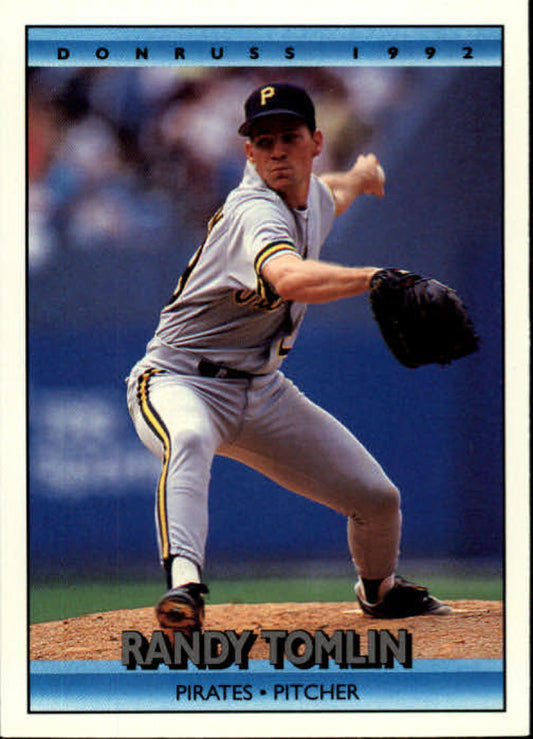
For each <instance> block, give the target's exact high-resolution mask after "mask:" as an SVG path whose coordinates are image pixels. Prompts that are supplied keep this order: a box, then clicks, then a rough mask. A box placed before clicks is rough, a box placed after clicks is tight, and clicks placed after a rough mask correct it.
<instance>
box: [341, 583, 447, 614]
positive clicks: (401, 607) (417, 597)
mask: <svg viewBox="0 0 533 739" xmlns="http://www.w3.org/2000/svg"><path fill="white" fill-rule="evenodd" d="M355 594H356V596H357V600H358V601H359V605H360V606H361V609H362V610H363V611H364V612H365V613H366V614H368V615H369V616H373V617H374V618H408V617H409V616H445V615H447V614H448V613H451V612H452V609H451V608H450V606H447V605H446V603H442V601H440V600H438V599H437V598H435V597H434V596H433V595H430V594H429V593H428V591H427V588H423V587H421V586H420V585H415V584H414V583H412V582H408V581H407V580H404V579H403V577H400V576H399V575H395V576H394V585H393V586H392V588H391V589H390V590H389V591H388V592H387V593H385V595H384V596H383V598H382V599H381V600H380V601H378V602H377V603H367V602H366V600H365V599H364V598H363V595H362V594H363V589H362V586H361V583H360V582H359V583H357V585H356V586H355Z"/></svg>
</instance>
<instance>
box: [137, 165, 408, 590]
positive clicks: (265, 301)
mask: <svg viewBox="0 0 533 739" xmlns="http://www.w3.org/2000/svg"><path fill="white" fill-rule="evenodd" d="M334 217H335V203H334V200H333V196H332V194H331V192H330V190H329V188H328V187H327V186H326V185H325V184H324V183H323V182H322V181H321V180H320V179H319V178H317V177H315V176H314V175H313V176H312V177H311V182H310V189H309V197H308V202H307V208H305V209H302V210H300V209H295V208H291V207H289V206H288V205H287V204H286V202H285V201H284V200H283V199H282V198H281V197H280V196H279V195H278V194H277V193H276V192H274V191H273V190H271V189H270V188H268V187H267V186H266V185H265V183H264V182H263V180H262V179H261V178H260V177H259V176H258V174H257V172H256V171H255V168H254V167H253V165H252V164H251V163H250V162H247V164H246V168H245V172H244V176H243V179H242V181H241V183H240V185H239V186H238V187H237V188H236V189H235V190H233V191H232V192H231V193H230V194H229V196H228V198H227V200H226V202H225V203H224V205H223V206H222V208H221V209H220V210H219V211H218V212H217V213H216V214H215V215H214V216H213V218H212V219H211V221H210V223H209V226H208V232H207V237H206V239H205V241H204V243H203V244H202V245H201V246H200V248H199V249H198V250H197V251H196V253H195V254H194V256H193V257H192V259H191V261H190V263H189V264H188V266H187V268H186V269H185V271H184V273H183V274H182V276H181V277H180V279H179V281H178V283H177V286H176V289H175V292H174V294H173V296H172V298H171V299H170V301H169V303H168V304H167V305H166V306H165V307H164V308H163V310H162V312H161V316H160V321H159V325H158V327H157V329H156V332H155V335H154V337H153V338H152V340H151V341H150V342H149V344H148V346H147V349H146V354H145V356H144V357H143V358H142V359H141V360H140V362H138V363H137V364H136V365H135V367H134V368H133V369H132V371H131V373H130V377H129V381H128V404H129V410H130V413H131V416H132V419H133V422H134V425H135V428H136V430H137V433H138V435H139V437H140V438H141V440H142V441H143V443H144V444H145V445H146V446H147V447H148V449H150V450H151V451H152V452H153V453H154V454H155V455H156V456H157V457H158V458H159V459H160V461H161V463H162V471H161V476H160V479H159V482H158V486H157V496H156V522H157V531H158V541H159V549H160V556H161V560H162V561H163V562H165V561H168V560H169V558H172V557H173V556H176V555H179V556H180V557H185V558H187V559H190V560H191V561H192V562H194V563H195V564H196V565H197V566H198V567H199V568H200V570H201V569H202V568H203V567H204V554H205V544H206V538H207V530H208V515H207V510H208V489H209V484H210V473H211V466H212V461H213V458H214V456H215V455H217V454H218V455H222V456H226V457H230V458H232V459H234V460H237V461H240V462H242V463H243V464H245V465H248V466H250V467H252V468H254V469H256V470H258V471H259V472H261V473H262V474H264V475H266V476H267V477H269V478H271V479H272V480H274V481H275V482H277V483H279V484H280V485H282V486H284V487H285V488H287V489H288V490H291V491H293V492H295V493H298V494H300V495H303V496H305V497H307V498H310V499H312V500H315V501H318V502H319V503H322V504H324V505H326V506H329V507H330V508H332V509H334V510H335V511H338V512H339V513H342V514H344V515H345V516H346V517H347V521H348V544H349V548H350V552H351V554H352V557H353V560H354V563H355V566H356V568H357V570H358V572H359V574H360V576H361V577H365V578H369V579H381V578H384V577H386V576H388V575H390V574H391V573H392V572H394V570H395V567H396V562H397V558H398V550H399V542H400V529H401V514H400V500H399V493H398V490H397V489H396V487H395V486H394V485H393V484H392V482H391V481H390V480H389V479H388V477H387V476H386V474H385V473H384V471H383V470H382V468H381V467H380V466H379V464H378V463H377V462H376V461H375V460H374V459H373V457H372V456H371V455H370V454H369V453H368V452H367V451H366V450H365V449H364V448H363V446H362V445H361V444H360V443H359V442H358V440H357V439H356V438H355V437H354V436H353V435H352V434H351V433H350V431H349V430H348V429H346V428H345V427H344V426H343V425H342V424H341V423H339V421H337V420H336V419H335V418H333V417H332V416H331V415H330V414H329V413H327V412H326V411H325V410H323V409H321V408H320V407H318V406H317V405H315V404H314V403H313V402H312V401H311V400H309V399H308V398H307V397H305V395H303V394H302V393H301V392H300V391H299V390H298V389H297V388H296V387H295V385H294V384H293V383H292V382H291V381H290V380H289V379H288V378H286V377H285V376H284V374H283V373H282V371H281V369H280V368H281V365H282V362H283V358H284V357H285V356H286V355H287V353H288V352H289V351H290V349H291V347H292V345H293V343H294V340H295V338H296V335H297V332H298V329H299V327H300V325H301V323H302V320H303V317H304V314H305V310H306V306H305V305H304V304H301V303H295V302H288V301H285V300H282V299H281V298H279V297H278V296H277V295H276V294H275V293H274V292H273V290H272V289H271V287H270V286H269V284H268V283H267V282H266V281H265V280H264V279H263V276H262V269H263V267H264V266H265V264H267V263H268V261H269V260H272V259H276V258H278V257H279V256H280V255H286V254H291V255H294V257H295V258H298V259H306V258H312V259H318V258H319V255H320V249H321V247H322V244H323V243H324V240H325V239H326V237H327V235H328V233H329V232H330V230H331V227H332V225H333V221H334Z"/></svg>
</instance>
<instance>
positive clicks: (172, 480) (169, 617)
mask: <svg viewBox="0 0 533 739" xmlns="http://www.w3.org/2000/svg"><path fill="white" fill-rule="evenodd" d="M195 383H197V380H196V378H190V377H187V376H185V375H176V374H172V373H166V372H158V371H154V370H147V371H145V372H143V373H142V374H141V375H140V376H139V377H137V378H133V379H132V380H131V381H130V386H129V392H128V405H129V409H130V414H131V417H132V420H133V423H134V426H135V429H136V431H137V434H138V435H139V437H140V439H141V441H142V442H143V443H144V444H145V446H146V447H147V448H148V449H149V450H150V451H151V452H152V453H153V454H155V456H156V457H157V458H158V459H159V460H160V462H161V475H160V477H159V481H158V484H157V492H156V504H155V518H156V527H157V535H158V545H159V554H160V558H161V562H162V564H163V565H164V567H165V570H166V574H167V586H168V588H169V590H168V592H167V593H165V595H164V596H163V597H162V598H161V600H160V601H159V602H158V604H157V606H156V614H157V617H158V620H159V623H160V625H161V626H162V627H163V629H165V630H168V632H169V635H170V632H172V631H175V630H179V631H183V632H185V633H190V632H191V630H193V629H197V628H200V627H201V625H202V621H203V613H204V600H203V595H204V594H205V593H206V592H207V588H206V587H205V585H203V584H202V583H201V582H200V580H201V573H202V569H203V565H204V556H205V544H206V538H207V527H208V488H209V480H210V475H211V466H212V461H213V456H214V453H215V450H216V448H217V446H218V444H219V443H220V440H221V437H222V436H223V430H224V427H223V423H222V420H221V414H220V413H219V412H217V409H216V407H213V406H212V405H210V404H209V403H208V402H207V401H206V399H205V395H202V393H201V392H199V388H198V386H197V384H195ZM176 565H177V566H176Z"/></svg>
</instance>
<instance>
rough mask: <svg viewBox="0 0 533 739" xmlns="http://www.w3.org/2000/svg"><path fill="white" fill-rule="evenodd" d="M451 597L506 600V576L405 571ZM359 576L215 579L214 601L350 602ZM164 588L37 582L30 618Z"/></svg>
mask: <svg viewBox="0 0 533 739" xmlns="http://www.w3.org/2000/svg"><path fill="white" fill-rule="evenodd" d="M404 575H405V576H406V577H409V578H412V579H416V581H419V582H421V583H423V584H424V585H426V586H427V587H429V588H430V590H431V592H433V593H435V594H436V595H438V596H439V597H440V598H444V599H449V600H460V599H464V598H467V599H473V600H501V598H502V585H501V579H500V578H499V577H498V576H497V575H494V574H490V573H489V574H482V573H476V575H475V576H474V577H469V576H467V575H464V574H462V575H457V574H454V575H450V576H446V575H442V574H438V575H433V576H430V577H428V576H427V575H426V576H424V574H423V573H420V576H418V573H414V572H412V571H410V572H408V573H407V572H405V573H404ZM353 582H354V579H353V577H349V576H345V577H327V576H321V577H315V578H312V579H311V578H306V577H287V578H281V577H265V578H257V577H256V578H253V579H244V578H239V579H224V580H222V579H213V580H211V581H210V582H209V588H210V595H209V599H208V603H209V604H217V603H268V602H272V603H284V602H296V603H298V602H313V601H324V602H331V603H335V602H344V601H350V600H353V598H354V595H353ZM163 591H164V584H163V581H162V580H161V579H158V580H157V581H138V582H137V581H131V580H128V581H124V582H119V583H111V582H106V581H83V580H76V581H72V582H70V583H50V582H46V581H43V582H40V583H39V582H35V583H33V584H32V586H31V587H30V623H41V622H47V621H58V620H61V619H66V618H72V617H73V616H80V615H83V614H86V613H98V612H101V611H114V610H119V609H130V608H144V607H147V606H152V605H153V604H154V603H155V602H156V600H157V599H158V598H159V597H160V595H161V594H162V593H163Z"/></svg>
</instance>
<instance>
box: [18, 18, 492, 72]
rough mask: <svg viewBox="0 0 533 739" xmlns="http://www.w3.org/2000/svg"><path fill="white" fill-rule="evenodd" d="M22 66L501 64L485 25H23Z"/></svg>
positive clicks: (488, 29) (490, 27)
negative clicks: (25, 56)
mask: <svg viewBox="0 0 533 739" xmlns="http://www.w3.org/2000/svg"><path fill="white" fill-rule="evenodd" d="M27 31H28V64H29V66H33V67H38V66H59V67H61V66H177V67H180V66H183V67H197V66H236V67H237V66H239V67H243V66H281V65H283V66H319V67H321V66H324V67H326V66H395V65H396V66H459V67H460V66H481V67H494V66H501V63H502V40H503V38H502V37H503V29H502V28H501V27H498V26H486V27H463V26H457V27H450V26H445V27H444V26H443V27H439V26H431V27H429V26H420V27H413V26H409V27H403V26H398V27H366V26H351V27H347V26H343V27H337V26H331V27H328V26H321V27H318V26H313V27H302V26H296V27H292V28H291V27H275V26H264V27H255V26H254V27H242V26H238V27H235V26H234V27H229V26H217V27H207V26H200V27H170V26H164V27H147V28H143V27H130V26H128V27H97V26H94V27H70V26H64V27H57V28H51V27H29V28H28V29H27Z"/></svg>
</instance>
